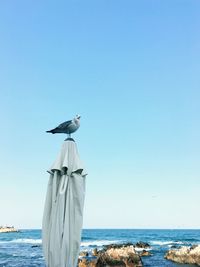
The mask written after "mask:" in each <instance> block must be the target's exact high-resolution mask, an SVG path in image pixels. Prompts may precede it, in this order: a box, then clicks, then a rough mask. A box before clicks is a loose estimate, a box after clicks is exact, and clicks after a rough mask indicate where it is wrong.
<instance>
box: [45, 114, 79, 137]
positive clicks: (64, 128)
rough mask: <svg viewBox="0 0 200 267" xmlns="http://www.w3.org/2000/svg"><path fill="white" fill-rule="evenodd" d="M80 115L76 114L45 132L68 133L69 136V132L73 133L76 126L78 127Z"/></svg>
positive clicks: (76, 128)
mask: <svg viewBox="0 0 200 267" xmlns="http://www.w3.org/2000/svg"><path fill="white" fill-rule="evenodd" d="M80 118H81V116H80V115H76V117H75V118H73V119H72V120H69V121H65V122H63V123H61V124H59V125H58V126H57V127H56V128H54V129H52V130H50V131H46V132H47V133H52V134H55V133H65V134H68V136H69V137H71V133H74V132H75V131H76V130H78V128H79V127H80Z"/></svg>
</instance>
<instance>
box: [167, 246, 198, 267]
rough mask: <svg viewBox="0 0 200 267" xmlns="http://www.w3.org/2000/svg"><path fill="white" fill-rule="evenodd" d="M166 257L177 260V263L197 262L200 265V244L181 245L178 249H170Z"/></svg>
mask: <svg viewBox="0 0 200 267" xmlns="http://www.w3.org/2000/svg"><path fill="white" fill-rule="evenodd" d="M165 259H168V260H171V261H174V262H177V263H186V264H187V263H188V264H197V265H199V266H200V245H196V246H192V247H185V246H184V247H181V248H180V249H176V250H169V251H168V252H167V253H166V254H165Z"/></svg>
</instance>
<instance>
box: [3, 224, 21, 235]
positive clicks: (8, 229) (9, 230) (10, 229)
mask: <svg viewBox="0 0 200 267" xmlns="http://www.w3.org/2000/svg"><path fill="white" fill-rule="evenodd" d="M12 232H19V230H17V229H15V228H14V226H5V227H4V226H0V233H12Z"/></svg>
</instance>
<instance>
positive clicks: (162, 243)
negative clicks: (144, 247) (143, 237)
mask: <svg viewBox="0 0 200 267" xmlns="http://www.w3.org/2000/svg"><path fill="white" fill-rule="evenodd" d="M150 243H151V244H152V245H159V246H165V245H183V244H184V243H183V242H181V241H173V240H171V241H151V242H150Z"/></svg>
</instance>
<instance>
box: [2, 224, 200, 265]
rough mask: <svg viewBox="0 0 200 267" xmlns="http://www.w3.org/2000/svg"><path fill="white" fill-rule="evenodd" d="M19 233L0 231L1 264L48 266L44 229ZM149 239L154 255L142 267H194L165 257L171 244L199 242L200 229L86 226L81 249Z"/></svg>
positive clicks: (90, 249) (145, 258) (174, 245)
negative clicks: (44, 252) (42, 234)
mask: <svg viewBox="0 0 200 267" xmlns="http://www.w3.org/2000/svg"><path fill="white" fill-rule="evenodd" d="M19 230H20V232H16V233H14V232H13V233H1V234H0V266H1V267H45V262H44V256H43V251H42V240H41V229H19ZM139 241H142V242H146V243H148V244H149V245H150V248H149V249H147V250H149V251H150V252H151V254H152V256H148V257H143V258H142V261H143V266H146V267H148V266H153V267H162V266H164V267H165V266H167V267H175V266H182V267H186V266H187V267H193V266H195V265H189V264H187V265H184V264H182V265H180V264H176V263H173V262H171V261H168V260H166V259H164V255H165V253H166V252H167V251H168V250H169V249H170V248H171V247H180V246H191V245H195V244H200V229H131V228H128V229H125V228H124V229H123V228H122V229H117V228H113V229H112V228H107V229H106V228H104V229H100V228H84V229H83V230H82V237H81V246H80V252H81V251H88V253H89V257H90V255H91V252H92V250H93V249H94V248H97V249H98V250H99V249H101V248H103V246H104V245H109V244H122V243H127V242H131V243H137V242H139Z"/></svg>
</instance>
